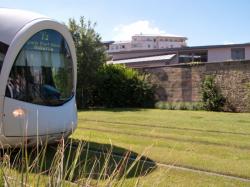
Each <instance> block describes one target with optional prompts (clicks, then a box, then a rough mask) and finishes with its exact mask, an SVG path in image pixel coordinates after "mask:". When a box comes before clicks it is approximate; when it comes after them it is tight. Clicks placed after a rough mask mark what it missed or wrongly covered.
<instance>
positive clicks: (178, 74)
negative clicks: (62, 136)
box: [144, 61, 250, 111]
mask: <svg viewBox="0 0 250 187" xmlns="http://www.w3.org/2000/svg"><path fill="white" fill-rule="evenodd" d="M144 71H145V72H148V73H150V74H151V78H152V82H153V83H155V84H156V85H157V90H156V96H157V97H158V99H159V100H160V101H169V102H178V101H200V100H201V92H200V91H201V89H200V88H201V82H202V80H203V79H204V77H205V76H206V75H215V77H216V82H217V84H218V86H219V87H220V88H221V91H222V93H223V94H224V96H226V98H227V99H228V105H227V107H229V108H230V109H229V110H235V111H246V110H248V108H249V104H250V103H249V102H250V97H249V96H250V94H249V92H250V90H249V89H248V88H247V86H246V85H247V84H248V83H250V61H241V62H235V61H234V62H233V61H229V62H221V63H205V64H199V65H192V66H191V65H174V66H169V67H161V68H160V67H158V68H145V69H144Z"/></svg>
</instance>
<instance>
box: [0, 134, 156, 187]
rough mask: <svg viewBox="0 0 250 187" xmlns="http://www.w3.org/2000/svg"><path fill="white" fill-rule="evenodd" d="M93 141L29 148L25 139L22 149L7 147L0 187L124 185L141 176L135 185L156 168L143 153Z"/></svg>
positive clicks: (62, 142) (74, 141)
mask: <svg viewBox="0 0 250 187" xmlns="http://www.w3.org/2000/svg"><path fill="white" fill-rule="evenodd" d="M92 144H93V143H92ZM92 144H91V143H90V142H83V141H78V140H73V139H68V140H67V141H66V140H64V139H63V138H62V139H61V140H59V141H58V142H57V143H56V144H53V145H49V144H47V143H45V144H44V145H36V146H34V147H28V146H27V143H26V142H25V141H24V144H23V145H22V146H21V148H16V149H14V148H8V149H4V150H3V151H2V152H3V153H2V159H1V161H0V164H1V170H0V177H1V178H0V186H11V187H12V186H37V187H38V186H122V185H123V184H124V181H125V179H126V178H133V177H138V180H136V181H135V185H136V183H139V179H140V177H139V176H143V175H146V174H147V173H148V172H151V171H152V170H153V169H154V168H155V167H156V165H155V164H154V163H153V162H151V161H150V162H149V161H148V160H147V158H145V157H144V156H143V155H137V154H135V153H133V152H130V151H125V152H117V151H116V152H114V148H113V146H112V145H111V144H110V145H105V146H103V147H102V148H97V147H93V145H92ZM37 146H38V147H37Z"/></svg>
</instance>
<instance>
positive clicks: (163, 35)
mask: <svg viewBox="0 0 250 187" xmlns="http://www.w3.org/2000/svg"><path fill="white" fill-rule="evenodd" d="M133 36H149V37H150V36H152V37H169V38H183V39H186V40H187V39H188V38H187V37H185V36H178V35H172V34H135V35H133ZM133 36H132V37H133Z"/></svg>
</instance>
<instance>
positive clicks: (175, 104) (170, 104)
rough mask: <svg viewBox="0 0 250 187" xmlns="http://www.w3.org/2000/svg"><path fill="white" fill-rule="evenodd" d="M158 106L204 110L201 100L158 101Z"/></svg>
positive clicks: (173, 108)
mask: <svg viewBox="0 0 250 187" xmlns="http://www.w3.org/2000/svg"><path fill="white" fill-rule="evenodd" d="M155 107H156V108H159V109H166V110H203V105H202V103H201V102H163V101H160V102H157V103H156V104H155Z"/></svg>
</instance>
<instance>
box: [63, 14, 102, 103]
mask: <svg viewBox="0 0 250 187" xmlns="http://www.w3.org/2000/svg"><path fill="white" fill-rule="evenodd" d="M95 26H96V24H95V23H94V24H92V23H91V22H90V21H86V20H85V18H84V17H81V18H80V21H79V23H77V22H76V20H75V19H69V23H68V28H69V30H70V32H71V34H72V37H73V40H74V43H75V47H76V56H77V88H76V92H77V93H76V100H77V105H78V108H85V107H88V106H91V105H92V104H93V91H94V90H95V82H96V73H97V70H98V68H99V67H100V66H101V65H102V64H104V63H105V62H106V59H107V57H106V53H105V48H104V46H103V44H102V43H101V37H100V35H99V34H98V33H97V32H96V31H95V30H94V28H95Z"/></svg>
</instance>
